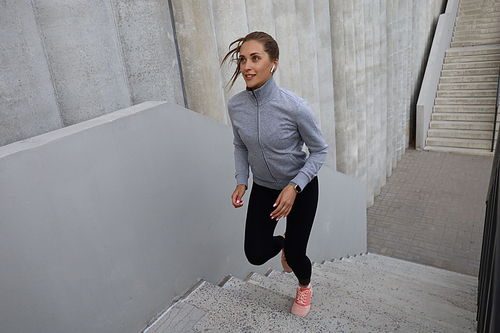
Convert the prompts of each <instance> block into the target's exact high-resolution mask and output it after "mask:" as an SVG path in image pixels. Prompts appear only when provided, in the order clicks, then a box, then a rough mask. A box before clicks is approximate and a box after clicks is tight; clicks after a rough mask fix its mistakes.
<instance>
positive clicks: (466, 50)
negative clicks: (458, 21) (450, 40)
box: [446, 26, 500, 57]
mask: <svg viewBox="0 0 500 333" xmlns="http://www.w3.org/2000/svg"><path fill="white" fill-rule="evenodd" d="M497 28H498V26H495V29H497ZM466 32H467V33H469V32H470V30H467V31H466ZM496 53H500V45H481V46H467V47H452V48H449V49H448V50H446V57H458V56H466V55H478V54H496Z"/></svg>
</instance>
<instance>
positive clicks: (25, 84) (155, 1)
mask: <svg viewBox="0 0 500 333" xmlns="http://www.w3.org/2000/svg"><path fill="white" fill-rule="evenodd" d="M0 18H1V19H0V41H1V44H2V45H3V47H2V50H1V51H0V52H1V53H0V56H1V59H2V61H1V62H0V145H5V144H8V143H12V142H15V141H18V140H23V139H27V138H30V137H32V136H35V135H38V134H41V133H46V132H49V131H51V130H54V129H57V128H61V127H63V126H67V125H71V124H76V123H79V122H81V121H84V120H88V119H91V118H94V117H97V116H100V115H102V114H106V113H109V112H112V111H116V110H119V109H122V108H124V107H127V106H130V105H133V104H137V103H140V102H144V101H147V100H167V101H172V102H174V103H176V104H179V105H184V96H183V89H182V84H181V75H180V66H179V61H178V55H177V49H176V45H175V38H174V30H173V25H172V21H171V11H170V8H169V6H168V2H166V1H163V0H148V1H123V0H107V1H81V0H70V1H67V0H32V1H30V0H19V1H11V0H8V1H3V2H1V3H0Z"/></svg>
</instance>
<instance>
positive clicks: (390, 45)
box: [386, 0, 397, 177]
mask: <svg viewBox="0 0 500 333" xmlns="http://www.w3.org/2000/svg"><path fill="white" fill-rule="evenodd" d="M394 2H395V0H387V2H386V6H387V7H386V11H387V14H386V15H387V22H386V27H387V164H386V167H387V169H386V171H387V177H390V176H391V175H392V169H393V165H395V164H396V161H395V159H396V157H397V155H396V153H397V148H396V147H397V129H396V126H395V124H396V121H395V118H396V117H395V103H396V102H395V101H396V98H397V86H396V85H397V83H396V70H397V69H396V68H395V67H396V62H395V56H394V48H395V47H396V43H395V40H396V37H395V34H396V32H395V23H394V20H393V18H394V14H393V10H394Z"/></svg>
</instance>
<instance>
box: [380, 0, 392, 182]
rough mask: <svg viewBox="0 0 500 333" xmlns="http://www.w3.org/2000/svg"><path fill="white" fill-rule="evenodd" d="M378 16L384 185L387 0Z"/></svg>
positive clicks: (386, 123) (386, 125)
mask: <svg viewBox="0 0 500 333" xmlns="http://www.w3.org/2000/svg"><path fill="white" fill-rule="evenodd" d="M379 17H380V18H381V21H380V57H379V61H380V70H381V71H380V73H381V75H380V101H381V104H380V108H381V110H382V111H381V113H380V114H381V123H380V128H381V135H382V139H381V142H380V145H381V151H380V153H381V168H383V173H384V174H383V176H381V177H380V181H381V183H380V186H384V185H385V184H386V180H387V179H386V178H387V174H388V172H387V164H388V153H389V150H388V149H387V148H388V147H389V143H390V139H389V132H388V124H389V121H388V117H389V102H388V71H389V69H388V67H389V66H388V63H387V59H388V53H387V24H388V17H387V0H380V8H379Z"/></svg>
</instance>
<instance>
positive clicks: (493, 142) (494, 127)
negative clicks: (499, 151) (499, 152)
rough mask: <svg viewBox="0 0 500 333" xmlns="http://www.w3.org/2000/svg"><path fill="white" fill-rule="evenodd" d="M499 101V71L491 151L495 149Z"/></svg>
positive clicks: (499, 73)
mask: <svg viewBox="0 0 500 333" xmlns="http://www.w3.org/2000/svg"><path fill="white" fill-rule="evenodd" d="M499 99H500V69H499V72H498V84H497V102H496V104H495V119H494V121H493V138H492V139H491V151H493V148H494V147H495V131H496V129H497V115H498V100H499Z"/></svg>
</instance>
